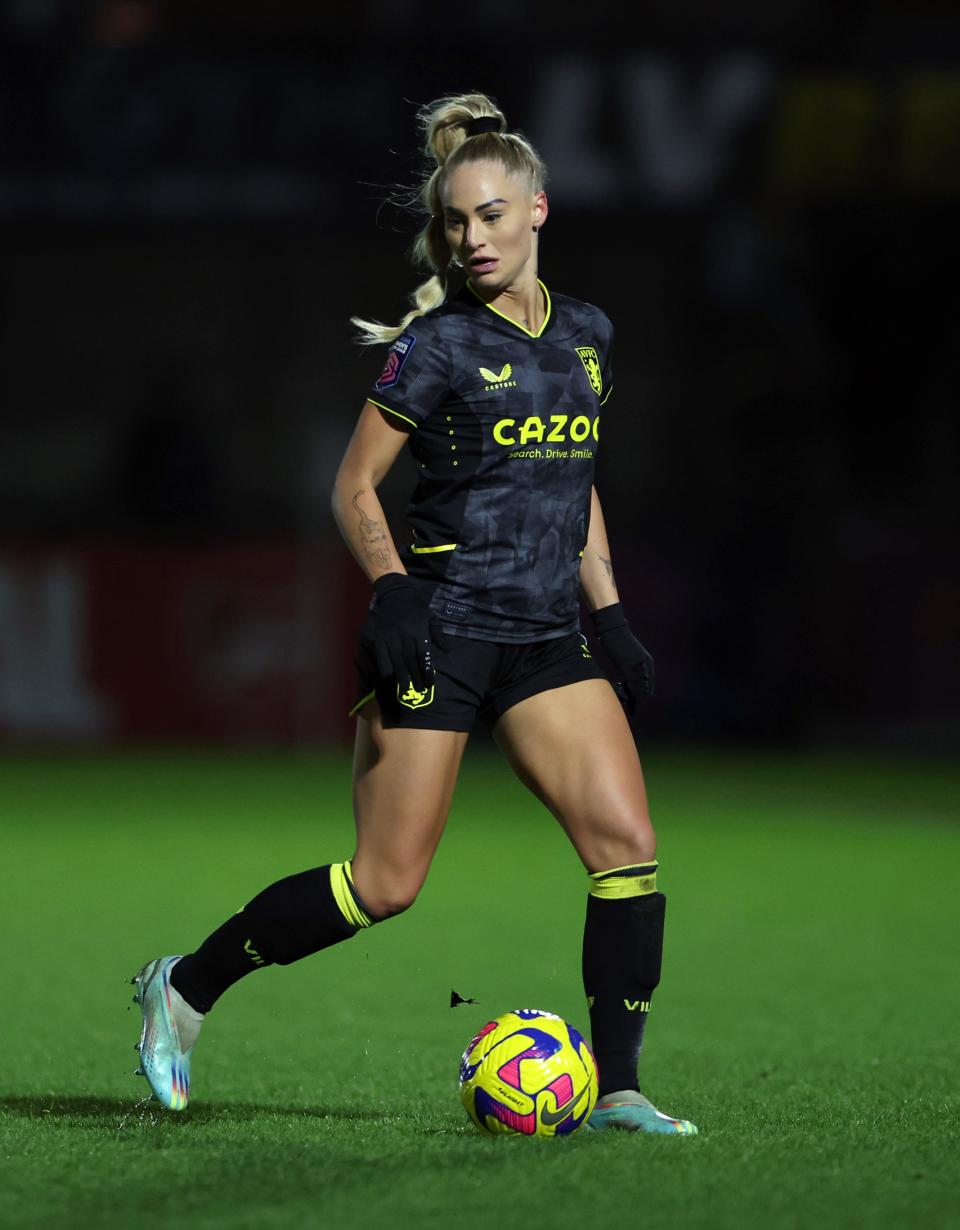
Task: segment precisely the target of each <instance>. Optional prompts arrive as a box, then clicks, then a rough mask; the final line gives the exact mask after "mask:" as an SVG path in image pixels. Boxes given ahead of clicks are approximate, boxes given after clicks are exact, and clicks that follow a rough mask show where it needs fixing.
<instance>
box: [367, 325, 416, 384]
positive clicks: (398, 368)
mask: <svg viewBox="0 0 960 1230" xmlns="http://www.w3.org/2000/svg"><path fill="white" fill-rule="evenodd" d="M416 343H417V339H416V338H415V337H414V336H413V334H412V333H401V334H400V336H399V337H398V338H397V340H396V341H395V342H394V343H393V345H392V346H391V347H390V351H389V353H388V355H387V361H386V363H385V364H384V367H383V371H382V372H381V373H380V379H379V380H378V381H377V383H376V384H375V385H374V386H373V387H374V388H375V389H377V390H378V391H379V392H383V390H384V389H392V388H393V386H394V385H395V384H396V383H397V381H398V380H399V379H400V373H401V372H402V371H403V365H404V363H406V361H407V358H408V356H409V354H410V351H411V350H412V349H413V348H414V346H415V345H416Z"/></svg>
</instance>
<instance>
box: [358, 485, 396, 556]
mask: <svg viewBox="0 0 960 1230" xmlns="http://www.w3.org/2000/svg"><path fill="white" fill-rule="evenodd" d="M362 495H363V491H362V490H360V491H358V492H357V494H356V495H355V496H354V497H353V499H352V500H351V501H350V503H351V504H352V505H353V506H354V508H355V509H356V510H357V512H358V513H359V514H360V541H361V543H362V544H363V553H364V555H366V557H367V559H368V560H370V562H371V563H373V564H377V565H379V567H381V568H389V566H390V548H389V546H388V545H387V531H386V529H385V527H384V524H383V522H382V521H371V520H370V518H369V517H368V516H367V514H366V513H365V512H364V511H363V509H362V508H361V507H360V497H361V496H362Z"/></svg>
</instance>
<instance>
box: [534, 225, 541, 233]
mask: <svg viewBox="0 0 960 1230" xmlns="http://www.w3.org/2000/svg"><path fill="white" fill-rule="evenodd" d="M539 229H540V228H539V226H535V227H534V228H533V233H534V235H536V233H537V231H539Z"/></svg>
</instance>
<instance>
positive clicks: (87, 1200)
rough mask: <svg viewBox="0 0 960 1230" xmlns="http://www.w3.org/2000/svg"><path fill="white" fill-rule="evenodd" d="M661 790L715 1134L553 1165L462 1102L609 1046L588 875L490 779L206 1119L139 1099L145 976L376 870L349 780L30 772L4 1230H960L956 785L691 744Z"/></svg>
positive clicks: (667, 1098)
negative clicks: (362, 844) (519, 1027)
mask: <svg viewBox="0 0 960 1230" xmlns="http://www.w3.org/2000/svg"><path fill="white" fill-rule="evenodd" d="M646 771H647V777H648V783H649V787H650V794H651V802H652V810H653V814H654V818H655V822H656V824H657V827H658V829H659V835H660V857H661V866H662V872H661V885H662V887H663V888H664V889H665V891H666V892H667V894H668V897H669V903H670V904H669V908H668V930H667V949H666V960H665V978H664V983H663V985H662V987H661V990H660V992H659V993H658V995H657V997H656V1002H655V1005H654V1010H653V1013H652V1014H651V1019H650V1025H649V1028H648V1032H647V1039H648V1041H647V1049H646V1054H645V1057H644V1061H643V1065H642V1076H643V1084H644V1088H645V1090H646V1091H647V1092H648V1094H649V1095H650V1096H651V1097H652V1098H653V1099H654V1101H656V1102H657V1103H658V1104H659V1105H661V1106H662V1108H663V1109H665V1110H667V1111H670V1112H672V1113H676V1114H681V1115H684V1116H688V1117H690V1118H692V1119H694V1120H695V1121H696V1122H698V1123H699V1125H700V1129H701V1135H700V1137H698V1138H697V1139H695V1140H688V1139H666V1138H650V1137H643V1138H635V1137H629V1136H624V1135H612V1134H608V1135H606V1136H589V1135H585V1134H580V1135H578V1136H577V1137H574V1138H572V1139H570V1140H567V1141H542V1142H541V1141H527V1140H503V1139H501V1140H492V1139H486V1138H484V1137H482V1136H480V1135H479V1134H478V1133H477V1132H476V1130H475V1129H474V1128H473V1127H472V1126H471V1125H470V1124H469V1122H468V1120H467V1118H466V1115H465V1114H464V1112H463V1110H462V1109H461V1107H460V1104H459V1101H458V1098H457V1092H456V1081H455V1078H456V1069H457V1062H458V1059H459V1056H460V1052H461V1050H462V1048H463V1046H464V1044H465V1043H466V1041H467V1039H468V1038H469V1037H470V1036H471V1034H472V1033H473V1031H474V1030H475V1028H476V1027H477V1026H479V1025H480V1024H481V1023H482V1022H483V1021H485V1020H486V1019H488V1017H490V1016H493V1015H496V1014H498V1013H500V1012H502V1011H504V1010H506V1009H508V1008H514V1007H522V1006H534V1007H543V1008H547V1009H550V1010H553V1011H556V1012H559V1013H561V1014H563V1015H564V1016H567V1017H568V1018H569V1019H570V1020H571V1021H572V1022H573V1023H575V1024H577V1025H578V1026H580V1027H581V1028H586V1026H587V1024H588V1019H587V1013H586V1009H585V1007H584V1004H583V1000H582V993H581V990H580V982H579V977H580V975H579V960H580V952H579V950H580V932H581V925H582V916H583V905H584V890H585V878H584V876H583V874H582V872H581V871H580V870H579V868H578V865H577V862H576V859H575V857H574V856H573V854H572V852H571V851H570V850H569V849H568V848H567V846H566V844H565V841H564V839H563V838H562V836H561V834H560V832H559V830H558V829H557V828H556V826H555V825H554V824H553V822H552V821H551V819H550V818H549V817H548V816H547V815H546V813H544V812H543V811H542V810H541V809H540V807H539V805H537V804H536V803H535V802H534V801H533V800H532V799H531V798H530V797H529V796H528V795H527V794H526V793H525V792H524V790H523V789H522V787H520V786H519V784H517V783H516V782H515V781H514V780H513V779H512V777H511V776H510V775H509V772H508V770H507V769H506V768H505V766H503V765H502V763H501V762H500V761H499V760H498V759H497V758H496V756H495V754H494V753H493V752H490V751H488V749H485V748H477V749H475V750H474V751H473V754H471V755H468V758H467V762H466V765H465V768H464V772H463V777H462V779H461V784H460V787H459V789H458V794H457V798H456V801H455V804H454V811H453V814H452V816H451V820H450V824H449V826H448V830H447V834H446V837H445V839H444V842H443V844H442V845H441V848H440V853H439V855H438V858H437V861H436V863H435V866H434V870H433V873H432V876H431V878H430V880H429V882H428V884H427V886H426V888H425V890H424V892H423V894H422V896H421V898H420V900H419V902H418V903H417V905H416V907H415V908H414V909H413V910H412V911H411V912H410V913H409V914H407V915H406V916H405V917H403V918H401V919H397V920H394V921H392V922H390V923H388V924H386V925H384V926H381V927H378V928H375V929H374V930H373V931H371V932H368V933H366V934H362V935H360V936H359V937H358V938H356V939H354V940H352V941H351V942H350V943H348V944H344V945H342V946H341V947H339V948H338V949H335V950H333V951H331V952H328V953H323V954H320V955H319V956H317V957H313V958H311V959H309V960H308V961H306V962H304V963H302V964H301V965H299V966H296V967H294V968H291V969H273V970H268V971H264V972H262V973H256V974H254V975H253V976H252V977H250V978H248V979H246V980H245V981H244V982H243V983H241V984H240V985H239V986H237V987H236V988H234V989H233V991H231V992H230V993H229V995H228V997H227V998H225V999H224V1001H223V1002H222V1003H221V1005H219V1006H218V1008H217V1009H216V1011H215V1012H214V1013H213V1014H212V1015H211V1017H210V1019H209V1020H208V1022H207V1024H206V1025H205V1028H204V1033H203V1037H202V1038H201V1040H200V1043H199V1044H198V1047H197V1051H196V1055H195V1059H194V1088H193V1102H192V1105H191V1108H190V1110H189V1111H188V1112H187V1113H186V1114H184V1115H181V1116H173V1115H170V1114H166V1113H164V1112H161V1111H160V1110H159V1109H157V1108H155V1107H154V1106H153V1105H151V1104H147V1105H140V1104H138V1099H140V1098H142V1097H143V1096H144V1093H145V1090H146V1085H145V1083H144V1082H143V1081H142V1080H141V1079H135V1078H134V1077H133V1076H132V1075H131V1073H132V1070H133V1068H134V1067H135V1066H136V1059H137V1057H136V1055H135V1053H134V1051H133V1049H132V1047H133V1043H134V1041H135V1040H136V1038H137V1036H138V1027H139V1014H138V1013H137V1010H136V1009H135V1008H133V1007H130V1008H127V1005H128V1004H129V1000H130V996H131V995H132V991H133V988H132V987H130V986H129V985H127V982H126V980H127V979H128V978H129V977H130V975H131V974H132V973H133V972H134V971H135V970H136V968H137V967H138V966H139V965H140V964H141V963H142V962H143V961H144V960H146V959H147V958H149V957H152V956H154V955H156V954H158V953H163V952H171V951H174V952H175V951H183V950H188V949H189V948H190V947H191V946H193V945H194V944H195V943H196V942H198V940H199V939H200V938H201V937H202V936H204V935H205V934H206V933H207V932H208V931H209V930H210V929H211V928H212V927H213V926H214V925H216V924H217V923H219V922H220V921H221V920H222V918H223V917H225V916H226V915H227V914H229V913H231V912H232V911H234V910H236V909H237V908H238V907H239V906H240V905H241V904H242V903H243V902H244V901H246V900H248V899H249V898H250V897H251V896H252V895H253V894H254V893H255V892H256V891H257V890H258V889H260V888H261V887H263V886H264V885H265V884H267V883H268V882H270V881H271V880H273V879H275V878H277V877H279V876H281V875H284V874H287V873H289V872H291V871H294V870H299V869H302V868H304V867H308V866H313V865H316V864H317V863H319V862H323V861H329V860H330V859H332V858H333V859H339V858H343V857H346V856H347V855H348V854H349V852H350V849H351V832H352V829H351V821H350V818H349V782H348V776H349V773H348V765H347V762H346V760H345V759H343V758H340V757H333V756H326V757H324V756H320V757H305V756H293V755H280V754H277V755H243V756H237V755H232V756H231V755H222V756H208V755H202V756H201V755H179V754H174V753H169V754H159V753H157V754H142V755H122V756H115V757H106V756H104V757H93V758H83V757H63V758H58V757H22V758H19V759H13V758H7V759H6V760H4V761H0V814H2V817H3V830H4V845H5V848H6V853H5V856H4V860H3V864H4V869H3V874H2V879H3V884H2V897H0V900H2V915H3V917H2V922H3V950H4V966H5V975H6V976H5V978H4V985H5V996H4V1004H3V1023H4V1029H3V1036H4V1055H5V1063H4V1078H3V1089H2V1097H0V1143H2V1149H0V1158H2V1176H0V1178H2V1183H0V1224H3V1225H4V1226H6V1227H31V1228H34V1227H37V1228H39V1227H55V1226H67V1225H71V1226H76V1227H84V1226H94V1225H96V1226H97V1227H100V1228H103V1227H113V1226H117V1227H120V1226H124V1227H126V1226H130V1225H136V1226H137V1227H138V1230H147V1228H149V1227H159V1226H168V1225H169V1226H173V1225H190V1226H191V1227H196V1228H198V1230H203V1228H206V1227H210V1228H213V1227H217V1228H219V1227H240V1228H244V1227H251V1228H252V1227H257V1228H258V1230H262V1228H267V1230H269V1228H271V1227H289V1226H299V1225H304V1226H312V1225H318V1226H319V1225H341V1226H351V1225H364V1226H365V1225H372V1224H380V1225H387V1226H406V1225H410V1226H414V1225H416V1226H421V1227H433V1226H438V1227H439V1226H444V1227H449V1226H457V1227H474V1226H476V1227H480V1226H483V1227H487V1226H489V1225H491V1224H493V1225H500V1226H512V1225H520V1224H523V1225H525V1226H533V1227H537V1226H548V1225H549V1226H551V1227H577V1228H578V1230H580V1228H582V1227H583V1226H589V1225H594V1224H598V1223H601V1222H603V1223H605V1224H608V1225H612V1224H630V1225H642V1226H644V1227H660V1226H664V1227H666V1226H670V1227H676V1226H683V1227H711V1228H718V1227H721V1228H722V1227H738V1228H742V1227H751V1226H754V1225H756V1226H763V1227H769V1226H771V1225H773V1226H776V1227H778V1228H791V1227H798V1228H799V1227H808V1226H817V1227H820V1228H822V1227H825V1226H844V1227H857V1226H864V1227H866V1226H870V1227H872V1228H874V1230H875V1228H877V1227H885V1226H890V1227H893V1226H897V1227H901V1226H903V1225H904V1224H907V1225H924V1226H925V1227H936V1226H946V1225H948V1224H955V1219H956V1214H957V1209H958V1204H957V1195H956V1192H957V1187H956V1183H957V1177H958V1175H957V1171H958V1166H957V1160H956V1130H957V1122H958V1119H957V1102H958V1099H957V1093H956V1085H955V1082H954V1080H953V1079H952V1077H953V1075H955V1070H956V1069H955V1066H954V1065H955V1062H956V1036H957V1035H956V1021H957V1019H958V1015H960V984H958V980H957V978H956V956H955V945H956V884H957V870H958V865H960V829H958V827H957V825H956V823H955V822H956V819H957V816H956V800H957V798H958V797H960V789H958V787H960V774H957V773H955V772H954V773H951V772H950V771H948V770H947V769H945V768H943V767H937V766H930V765H927V766H924V765H920V764H911V763H899V764H898V763H896V762H891V761H889V760H884V761H880V760H877V761H873V760H868V759H865V758H854V759H841V758H831V757H801V756H797V757H773V756H747V755H742V754H737V755H729V756H724V757H713V758H711V757H705V756H696V757H694V756H691V755H689V754H686V753H685V754H682V755H680V754H671V753H668V752H665V751H662V750H660V751H656V750H655V751H653V752H651V753H650V755H649V756H648V757H647V760H646ZM451 988H455V989H456V990H457V991H458V992H459V993H460V994H461V995H463V996H471V997H474V998H476V999H477V1000H479V1005H478V1006H476V1007H473V1006H466V1007H459V1008H457V1009H455V1010H451V1009H450V1008H449V1006H448V1005H449V996H450V991H451Z"/></svg>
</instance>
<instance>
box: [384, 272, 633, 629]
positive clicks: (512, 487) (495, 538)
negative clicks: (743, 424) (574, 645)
mask: <svg viewBox="0 0 960 1230" xmlns="http://www.w3.org/2000/svg"><path fill="white" fill-rule="evenodd" d="M540 285H541V286H542V287H543V291H544V295H545V297H546V314H545V316H544V321H543V325H542V326H541V328H540V330H539V331H538V332H537V333H531V332H530V331H529V330H527V329H525V328H523V326H522V325H519V324H517V323H516V322H515V321H513V320H510V319H509V318H508V317H506V316H504V315H503V314H502V313H501V312H498V311H497V310H496V309H494V308H491V307H490V306H489V305H488V304H485V303H483V302H482V301H481V300H480V298H479V297H478V296H477V295H476V293H475V292H474V291H473V289H472V288H471V287H470V286H469V284H467V285H466V286H465V287H464V288H463V290H462V291H461V292H460V294H458V295H457V296H456V297H454V298H453V299H451V300H450V301H449V302H447V303H445V304H443V305H442V306H441V307H438V308H435V309H434V310H433V311H432V312H429V313H428V314H427V315H426V316H422V317H417V318H416V319H415V320H414V321H413V322H412V323H411V324H410V325H409V327H408V328H407V330H406V331H405V332H404V333H403V334H401V336H400V337H398V338H397V340H396V341H395V342H394V343H393V345H392V346H391V347H390V351H389V353H388V355H387V361H386V365H385V366H384V369H383V372H382V374H381V376H380V379H379V380H378V381H377V382H376V384H375V385H374V387H373V389H372V390H371V392H370V397H369V400H370V401H371V402H373V404H374V405H375V406H379V407H380V409H381V410H382V411H384V412H385V414H386V415H387V416H388V418H389V420H390V421H391V422H393V423H394V424H395V425H400V424H404V425H405V426H406V428H407V430H409V431H410V449H411V452H412V453H413V456H414V459H415V461H416V465H417V470H418V472H419V481H418V483H417V488H416V490H415V492H414V494H413V499H412V501H411V503H410V508H409V512H408V520H409V524H410V526H411V530H412V534H413V542H412V543H411V544H409V547H408V548H407V549H405V550H404V551H402V557H403V563H404V566H405V567H406V569H407V571H408V572H409V573H410V575H411V576H412V577H414V578H417V579H419V580H420V581H421V582H423V585H424V588H425V589H426V590H427V592H428V593H429V596H430V604H431V609H432V610H433V611H434V612H435V613H436V614H437V615H438V616H439V617H440V622H441V625H442V627H444V628H446V629H447V630H449V631H450V632H454V633H458V634H460V635H461V636H469V637H474V638H476V639H478V640H489V641H515V642H527V641H538V640H547V639H550V638H553V637H559V636H563V635H564V634H566V633H568V632H571V631H574V630H576V629H577V628H578V626H579V623H578V618H579V608H578V589H579V574H580V560H581V556H582V554H583V548H584V544H585V543H586V541H587V528H588V522H589V517H590V491H591V487H592V485H593V476H594V461H595V458H596V454H597V444H598V440H599V422H600V407H601V406H602V405H603V404H604V403H605V402H606V400H607V398H608V397H609V396H610V391H611V387H612V374H611V366H610V352H611V346H612V341H613V329H612V326H611V324H610V321H609V320H608V319H607V317H606V316H605V315H604V314H603V312H601V311H600V309H599V308H596V307H593V306H592V305H591V304H588V303H581V302H579V301H578V300H576V299H570V298H567V296H565V295H552V296H551V295H550V293H549V292H548V291H547V288H546V287H545V286H543V283H542V282H541V283H540Z"/></svg>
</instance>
